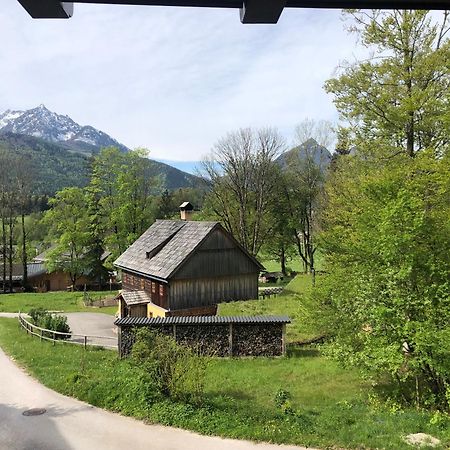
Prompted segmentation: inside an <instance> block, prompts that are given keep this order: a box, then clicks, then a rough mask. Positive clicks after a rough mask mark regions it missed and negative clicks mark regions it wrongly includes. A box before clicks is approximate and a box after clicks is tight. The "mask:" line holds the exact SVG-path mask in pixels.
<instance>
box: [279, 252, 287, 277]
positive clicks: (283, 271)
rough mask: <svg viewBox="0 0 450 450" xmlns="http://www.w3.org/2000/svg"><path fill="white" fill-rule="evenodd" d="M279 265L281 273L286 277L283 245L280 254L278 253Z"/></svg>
mask: <svg viewBox="0 0 450 450" xmlns="http://www.w3.org/2000/svg"><path fill="white" fill-rule="evenodd" d="M280 263H281V273H282V274H283V275H284V276H285V277H287V270H286V251H285V249H284V245H283V246H282V247H281V253H280Z"/></svg>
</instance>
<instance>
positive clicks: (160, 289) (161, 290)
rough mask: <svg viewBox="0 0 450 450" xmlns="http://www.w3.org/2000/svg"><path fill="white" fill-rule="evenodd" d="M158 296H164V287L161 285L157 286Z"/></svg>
mask: <svg viewBox="0 0 450 450" xmlns="http://www.w3.org/2000/svg"><path fill="white" fill-rule="evenodd" d="M159 295H160V296H161V297H163V296H164V286H163V285H162V284H160V285H159Z"/></svg>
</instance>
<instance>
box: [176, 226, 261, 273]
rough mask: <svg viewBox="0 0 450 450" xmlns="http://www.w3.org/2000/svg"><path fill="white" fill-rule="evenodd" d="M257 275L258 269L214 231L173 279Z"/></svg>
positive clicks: (225, 237) (237, 248)
mask: <svg viewBox="0 0 450 450" xmlns="http://www.w3.org/2000/svg"><path fill="white" fill-rule="evenodd" d="M255 273H256V274H258V273H259V268H258V267H257V266H256V265H255V263H254V262H253V261H252V260H251V259H249V258H248V256H247V255H246V254H245V253H244V252H243V251H242V250H241V249H240V248H239V247H236V245H235V244H234V242H233V241H231V239H230V238H228V237H227V236H226V235H225V234H224V233H223V232H222V231H221V230H220V229H217V230H214V231H213V232H212V233H211V234H210V235H209V236H208V237H207V239H206V240H205V242H203V243H202V245H201V246H200V247H199V248H198V249H197V250H196V251H195V253H194V254H193V255H192V256H191V257H190V258H189V259H188V260H187V261H186V263H185V264H184V266H182V267H181V268H180V269H179V270H178V271H177V272H176V273H175V274H174V279H186V278H213V277H224V276H234V275H243V274H255Z"/></svg>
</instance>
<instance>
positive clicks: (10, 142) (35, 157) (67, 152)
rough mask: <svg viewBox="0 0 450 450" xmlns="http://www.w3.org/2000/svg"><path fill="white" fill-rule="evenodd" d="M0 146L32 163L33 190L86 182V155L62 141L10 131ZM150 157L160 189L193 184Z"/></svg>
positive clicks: (1, 136)
mask: <svg viewBox="0 0 450 450" xmlns="http://www.w3.org/2000/svg"><path fill="white" fill-rule="evenodd" d="M0 150H5V151H7V152H10V153H13V154H16V155H18V156H21V157H24V158H26V159H27V160H28V161H29V162H30V165H31V167H32V171H33V177H32V178H33V182H32V192H33V194H37V195H42V194H46V195H49V196H52V195H53V194H54V193H55V192H57V191H59V190H61V189H63V188H65V187H68V186H79V187H83V186H85V185H86V184H87V182H88V174H89V159H90V158H89V157H88V156H87V155H85V154H82V153H77V152H75V151H74V150H73V149H69V148H68V147H67V145H66V143H52V142H48V141H45V140H43V139H40V138H36V137H33V136H25V135H20V134H14V133H8V132H6V133H2V134H0ZM150 161H151V170H150V175H151V176H159V177H160V179H161V181H162V186H161V187H162V188H164V189H169V190H172V189H179V188H186V187H196V186H197V185H199V181H200V180H199V178H198V177H196V176H194V175H191V174H188V173H186V172H183V171H181V170H178V169H176V168H175V167H171V166H169V165H167V164H164V163H161V162H157V161H153V160H150Z"/></svg>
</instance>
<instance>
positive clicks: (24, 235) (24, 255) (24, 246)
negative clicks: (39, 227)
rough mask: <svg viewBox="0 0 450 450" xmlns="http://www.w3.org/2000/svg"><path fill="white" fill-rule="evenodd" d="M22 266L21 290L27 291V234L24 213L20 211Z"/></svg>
mask: <svg viewBox="0 0 450 450" xmlns="http://www.w3.org/2000/svg"><path fill="white" fill-rule="evenodd" d="M22 265H23V282H22V283H23V288H24V290H25V291H27V290H28V258H27V233H26V230H25V211H22Z"/></svg>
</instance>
